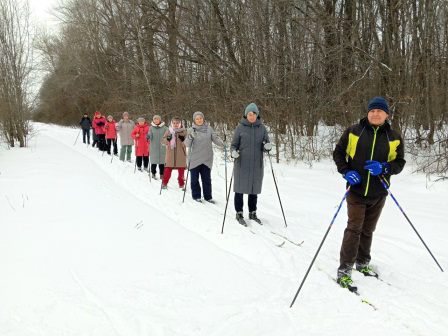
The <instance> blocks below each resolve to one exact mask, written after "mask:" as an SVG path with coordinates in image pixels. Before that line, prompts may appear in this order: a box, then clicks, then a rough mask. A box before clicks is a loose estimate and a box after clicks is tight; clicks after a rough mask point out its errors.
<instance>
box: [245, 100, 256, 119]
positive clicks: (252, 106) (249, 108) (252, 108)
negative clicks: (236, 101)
mask: <svg viewBox="0 0 448 336" xmlns="http://www.w3.org/2000/svg"><path fill="white" fill-rule="evenodd" d="M249 112H255V113H256V114H257V117H258V116H259V115H260V112H259V111H258V107H257V105H255V103H250V104H249V105H247V107H246V110H245V111H244V116H245V117H247V114H248V113H249Z"/></svg>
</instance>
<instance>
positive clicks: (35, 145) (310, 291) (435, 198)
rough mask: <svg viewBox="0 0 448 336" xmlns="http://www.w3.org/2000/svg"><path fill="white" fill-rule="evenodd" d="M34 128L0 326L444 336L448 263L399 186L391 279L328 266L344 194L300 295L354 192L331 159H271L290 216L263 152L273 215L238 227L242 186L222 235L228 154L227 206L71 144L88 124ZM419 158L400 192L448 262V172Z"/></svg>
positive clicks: (5, 260)
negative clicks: (341, 282)
mask: <svg viewBox="0 0 448 336" xmlns="http://www.w3.org/2000/svg"><path fill="white" fill-rule="evenodd" d="M35 126H36V128H37V129H38V135H37V136H36V137H34V138H33V139H32V140H31V145H30V147H29V148H26V149H19V148H13V149H11V150H6V149H5V148H2V149H0V173H1V175H0V335H2V336H9V335H17V336H27V335H45V336H52V335H58V336H59V335H83V336H84V335H107V336H109V335H125V336H131V335H151V336H153V335H169V336H171V335H173V336H174V335H176V336H177V335H204V336H205V335H206V336H212V335H213V336H214V335H282V336H286V335H360V334H362V335H364V336H366V335H448V277H447V275H446V273H442V272H440V270H439V269H438V268H437V266H436V264H435V263H434V261H433V260H432V259H431V257H430V255H429V254H428V252H427V251H426V250H425V249H424V247H423V245H422V243H421V242H420V241H419V240H418V237H417V236H416V235H415V233H414V232H413V231H412V229H411V227H410V225H409V224H408V223H407V222H406V221H405V219H404V217H403V215H402V214H401V213H400V212H399V210H398V208H397V207H396V205H395V204H394V203H393V201H392V200H391V199H388V201H387V203H386V207H385V209H384V211H383V215H382V217H381V219H380V223H379V225H378V228H377V231H376V234H375V239H374V245H373V251H372V252H373V253H372V255H373V260H372V266H373V268H374V269H376V270H378V271H379V272H380V274H381V276H382V278H383V279H384V280H386V281H387V282H388V283H389V284H390V285H389V284H386V283H384V282H380V281H378V280H376V279H371V278H362V276H360V275H359V274H354V280H355V282H356V283H357V285H358V287H359V289H360V293H361V297H358V296H356V295H354V294H352V293H349V292H348V291H347V290H344V289H341V288H339V287H338V285H336V284H335V283H334V282H333V281H332V280H331V279H332V278H333V277H334V276H335V272H336V268H337V266H338V255H339V248H340V243H341V238H342V233H343V230H344V228H345V222H346V219H347V217H346V207H345V204H344V206H343V208H342V210H341V212H340V214H339V216H338V218H337V219H336V222H335V224H334V226H333V228H332V230H331V231H330V234H329V236H328V239H327V241H326V242H325V244H324V246H323V248H322V250H321V253H320V255H319V257H318V258H317V260H316V263H315V265H314V267H313V269H312V271H311V273H310V275H309V277H308V280H307V282H306V283H305V286H304V287H303V289H302V292H301V293H300V295H299V297H298V299H297V301H296V303H295V305H294V307H293V308H292V309H290V308H289V305H290V303H291V300H292V299H293V296H294V294H295V292H296V290H297V288H298V286H299V284H300V282H301V280H302V278H303V276H304V274H305V272H306V270H307V268H308V265H309V263H310V262H311V259H312V257H313V255H314V253H315V251H316V249H317V247H318V245H319V243H320V241H321V240H322V237H323V235H324V233H325V231H326V230H327V228H328V225H329V224H330V221H331V219H332V217H333V215H334V213H335V211H336V208H337V206H338V204H339V202H340V200H341V198H342V196H343V194H344V190H345V188H344V181H343V179H342V178H341V177H340V176H339V174H338V173H337V172H336V171H335V167H334V165H333V164H332V163H331V162H329V161H328V162H325V163H319V164H316V165H314V166H313V168H312V169H310V168H308V167H304V166H286V165H276V164H275V165H274V169H275V173H276V176H277V178H278V185H279V189H280V192H281V195H282V197H283V198H282V201H283V206H284V209H285V213H286V217H287V221H288V228H285V227H284V222H283V218H282V215H281V212H280V207H279V203H278V200H277V194H276V191H275V186H274V183H273V179H272V174H271V170H270V168H269V166H267V169H266V171H265V181H264V186H263V194H262V195H261V196H260V198H259V209H258V214H259V217H260V218H262V219H263V220H264V221H265V225H264V226H259V225H257V224H254V223H250V227H249V228H243V227H242V226H240V225H238V224H237V223H236V221H235V219H234V210H233V204H232V198H231V203H230V205H229V211H228V217H227V221H226V226H225V231H224V234H223V235H221V225H222V216H223V213H224V206H225V197H224V194H225V184H224V164H223V162H222V161H221V160H220V158H219V153H218V152H216V162H215V165H214V169H213V191H214V198H215V199H216V200H217V201H218V204H217V205H211V204H197V203H195V202H193V201H192V200H191V196H190V192H189V191H188V192H187V197H186V200H185V203H184V204H182V191H181V190H179V189H178V188H177V185H176V176H177V173H176V172H174V173H173V175H174V176H173V177H172V179H171V181H170V185H169V189H168V190H167V191H164V192H163V193H162V195H161V196H160V195H159V190H160V181H152V183H149V180H148V176H147V175H146V174H144V173H139V172H137V173H135V174H134V172H133V171H134V165H133V164H129V163H122V162H119V161H118V160H116V159H114V162H112V163H110V157H108V156H107V154H106V155H104V157H102V156H101V155H100V154H99V153H98V151H97V150H96V149H93V148H92V147H86V146H85V145H83V144H82V141H79V140H78V143H77V144H76V146H73V142H74V140H75V138H76V135H77V134H78V130H77V129H70V128H62V127H57V126H50V125H42V124H36V125H35ZM266 163H267V164H268V161H266ZM268 165H269V164H268ZM410 171H411V169H410V168H409V167H407V168H406V169H405V171H404V172H403V173H402V174H401V175H399V176H396V177H395V178H394V179H393V181H392V183H393V185H392V191H393V192H394V195H395V196H396V198H397V199H398V201H399V202H400V203H401V205H402V206H403V207H404V210H405V211H406V213H407V214H408V216H409V217H410V218H411V220H412V221H413V223H414V225H415V226H416V227H417V229H418V230H419V232H420V234H421V235H422V237H423V238H424V239H425V241H426V243H427V244H428V246H429V247H430V249H431V250H432V252H433V253H434V255H435V256H436V258H437V259H438V261H439V262H440V263H441V265H442V267H444V268H445V269H448V249H447V246H448V244H447V243H448V235H447V234H448V228H447V224H448V222H447V217H448V206H447V205H448V192H447V191H448V183H447V182H437V183H434V184H428V182H427V181H426V178H425V177H424V176H423V175H411V174H410ZM230 172H231V170H230V169H229V177H230ZM246 217H247V214H246ZM271 232H275V233H277V234H280V235H283V236H285V237H287V238H288V239H289V240H291V241H292V242H296V243H300V242H302V241H304V243H303V245H301V246H296V245H294V244H292V243H291V242H289V241H285V239H284V238H282V237H280V236H277V235H274V234H272V233H271ZM282 243H283V245H282ZM277 245H281V247H278V246H277ZM361 299H365V300H368V301H369V302H370V303H372V304H373V305H374V306H375V307H376V310H375V309H374V308H372V307H371V306H369V305H367V304H365V303H363V302H361Z"/></svg>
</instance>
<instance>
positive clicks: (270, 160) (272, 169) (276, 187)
mask: <svg viewBox="0 0 448 336" xmlns="http://www.w3.org/2000/svg"><path fill="white" fill-rule="evenodd" d="M268 156H269V162H270V163H271V171H272V177H273V178H274V184H275V189H277V196H278V201H279V202H280V208H281V209H282V214H283V219H284V221H285V226H286V227H288V224H286V217H285V212H284V211H283V205H282V200H281V199H280V193H279V191H278V186H277V180H276V179H275V175H274V168H273V167H272V158H271V155H270V154H269V152H268Z"/></svg>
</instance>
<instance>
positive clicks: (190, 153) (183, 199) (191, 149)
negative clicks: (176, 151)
mask: <svg viewBox="0 0 448 336" xmlns="http://www.w3.org/2000/svg"><path fill="white" fill-rule="evenodd" d="M193 146H194V138H193V140H191V147H190V150H189V151H188V154H189V158H188V167H187V179H186V181H185V186H184V197H183V198H182V203H184V201H185V193H186V192H187V183H188V173H189V172H190V163H191V156H192V154H193Z"/></svg>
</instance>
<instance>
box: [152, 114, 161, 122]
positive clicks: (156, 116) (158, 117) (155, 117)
mask: <svg viewBox="0 0 448 336" xmlns="http://www.w3.org/2000/svg"><path fill="white" fill-rule="evenodd" d="M155 119H159V120H160V121H162V118H161V117H160V116H159V115H158V114H156V115H155V116H154V117H152V120H153V121H154V120H155Z"/></svg>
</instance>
